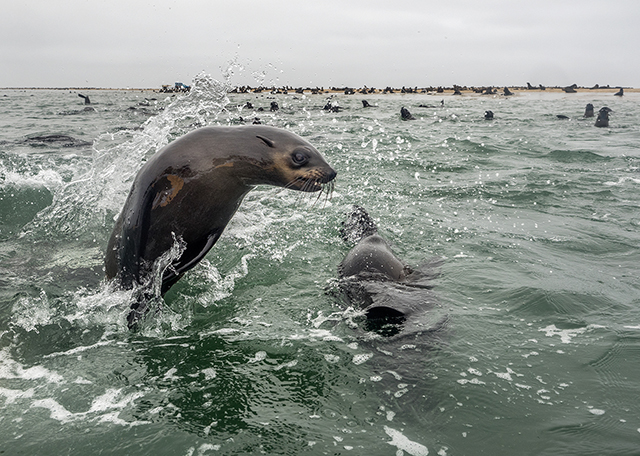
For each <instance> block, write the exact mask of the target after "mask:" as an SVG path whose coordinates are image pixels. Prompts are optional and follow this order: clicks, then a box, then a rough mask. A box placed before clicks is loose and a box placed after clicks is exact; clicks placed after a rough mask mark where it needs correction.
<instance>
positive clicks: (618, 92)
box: [613, 87, 624, 97]
mask: <svg viewBox="0 0 640 456" xmlns="http://www.w3.org/2000/svg"><path fill="white" fill-rule="evenodd" d="M613 95H615V96H616V97H621V96H623V95H624V89H623V88H622V87H620V90H618V91H617V92H616V93H614V94H613Z"/></svg>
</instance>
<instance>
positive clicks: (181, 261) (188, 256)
mask: <svg viewBox="0 0 640 456" xmlns="http://www.w3.org/2000/svg"><path fill="white" fill-rule="evenodd" d="M222 231H223V230H222V229H218V230H215V231H213V232H212V233H211V234H209V236H207V238H206V240H205V242H203V243H197V244H194V243H191V244H187V245H186V246H185V250H184V252H183V253H182V255H180V257H179V258H178V259H177V260H175V261H174V262H172V263H171V267H170V268H167V269H166V270H165V272H164V275H163V276H162V288H161V294H165V293H166V292H167V290H169V288H171V286H172V285H173V284H174V283H176V282H177V281H178V280H179V279H180V277H182V275H183V274H184V273H185V272H187V271H188V270H189V269H191V268H193V267H194V266H195V265H196V264H198V262H200V260H202V259H203V258H204V256H205V255H206V254H207V253H208V252H209V250H211V247H213V245H214V244H215V243H216V242H217V241H218V239H219V238H220V235H221V234H222Z"/></svg>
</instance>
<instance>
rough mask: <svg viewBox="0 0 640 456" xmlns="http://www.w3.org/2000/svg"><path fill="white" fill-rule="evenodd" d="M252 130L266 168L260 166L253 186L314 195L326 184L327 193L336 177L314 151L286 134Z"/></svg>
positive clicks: (314, 149) (292, 135)
mask: <svg viewBox="0 0 640 456" xmlns="http://www.w3.org/2000/svg"><path fill="white" fill-rule="evenodd" d="M253 128H254V129H255V139H256V140H257V141H259V142H260V148H261V149H262V150H261V153H262V154H263V156H266V157H269V160H268V164H267V163H261V164H260V167H261V168H262V169H261V172H260V174H259V178H258V179H257V181H256V182H255V183H257V184H270V185H276V186H279V187H285V188H289V189H293V190H299V191H302V192H317V191H320V190H323V189H324V188H325V186H326V184H329V192H330V191H331V189H332V185H333V182H332V181H333V179H335V177H336V175H337V173H336V171H335V170H334V169H333V168H332V167H331V166H330V165H329V164H328V163H327V162H326V160H325V159H324V157H323V156H322V155H321V154H320V152H318V151H317V150H316V148H315V147H313V146H312V145H311V144H309V143H308V142H307V141H305V140H304V139H302V138H301V137H300V136H298V135H296V134H294V133H291V132H289V131H286V130H282V129H277V128H273V127H266V126H264V127H263V126H260V127H258V126H255V127H253Z"/></svg>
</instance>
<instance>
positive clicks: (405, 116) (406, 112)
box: [400, 106, 416, 120]
mask: <svg viewBox="0 0 640 456" xmlns="http://www.w3.org/2000/svg"><path fill="white" fill-rule="evenodd" d="M400 117H401V118H402V120H416V118H415V117H413V116H412V115H411V113H410V112H409V110H408V109H407V108H405V107H404V106H403V107H402V108H401V109H400Z"/></svg>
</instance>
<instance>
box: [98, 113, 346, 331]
mask: <svg viewBox="0 0 640 456" xmlns="http://www.w3.org/2000/svg"><path fill="white" fill-rule="evenodd" d="M335 177H336V172H335V171H334V170H333V169H332V168H331V166H329V165H328V164H327V162H326V161H325V159H324V158H323V157H322V155H320V153H319V152H318V151H317V150H316V149H315V148H314V147H313V146H312V145H311V144H309V143H308V142H307V141H305V140H304V139H302V138H300V137H299V136H297V135H295V134H293V133H291V132H288V131H286V130H281V129H278V128H274V127H267V126H255V125H251V126H241V127H205V128H200V129H198V130H195V131H193V132H191V133H188V134H187V135H185V136H183V137H181V138H179V139H177V140H175V141H174V142H172V143H171V144H169V145H168V146H166V147H164V148H163V149H161V150H160V151H159V152H157V153H156V154H155V155H154V156H153V157H151V159H149V161H148V162H147V163H146V164H145V165H144V166H143V167H142V168H141V169H140V171H139V172H138V175H137V176H136V178H135V180H134V183H133V186H132V188H131V192H130V193H129V196H128V198H127V201H126V202H125V205H124V208H123V209H122V212H121V213H120V216H119V217H118V219H117V221H116V224H115V227H114V229H113V233H112V234H111V238H110V240H109V244H108V247H107V253H106V258H105V268H106V275H107V278H108V279H112V280H115V281H116V282H117V284H118V285H119V286H120V287H122V288H124V289H131V288H138V289H142V290H144V291H143V292H142V296H141V297H139V298H137V302H134V303H133V304H132V306H131V308H132V311H131V313H130V315H129V317H128V321H129V325H130V326H132V325H134V324H135V323H136V321H137V320H138V319H139V318H140V317H142V316H143V315H144V314H145V313H146V312H147V311H148V306H147V304H146V302H148V301H149V299H153V298H154V297H156V296H157V295H158V294H164V293H165V292H166V291H167V290H169V288H170V287H171V286H172V285H173V284H175V283H176V282H177V281H178V280H179V279H180V277H182V275H183V274H184V273H185V272H186V271H188V270H189V269H191V268H193V267H194V266H195V265H196V264H197V263H198V262H199V261H200V260H201V259H202V258H203V257H204V256H205V255H206V253H207V252H208V251H209V249H211V247H212V246H213V245H214V244H215V243H216V241H217V240H218V238H219V237H220V235H221V234H222V232H223V231H224V229H225V227H226V226H227V223H229V220H231V217H233V215H234V214H235V212H236V210H237V209H238V207H239V206H240V203H241V202H242V199H243V198H244V196H245V195H246V194H247V193H248V192H249V191H250V190H251V189H252V188H253V187H254V186H255V185H260V184H267V185H275V186H278V187H285V188H290V189H293V190H300V191H303V192H317V191H320V190H322V189H323V188H324V187H325V184H328V183H330V182H331V181H332V180H333V179H334V178H335ZM331 189H332V184H329V187H328V191H329V192H330V191H331ZM176 243H179V244H182V247H183V251H182V252H181V253H179V254H177V255H176V257H175V258H173V259H170V260H166V261H167V262H168V263H167V264H164V265H162V264H158V263H159V262H158V260H159V259H160V258H161V257H163V255H164V256H165V257H166V254H167V253H168V252H169V251H171V249H172V247H173V246H174V245H175V244H176ZM158 267H159V268H160V272H159V274H160V275H161V277H162V284H161V286H160V287H159V290H156V291H155V292H154V291H150V290H152V288H153V287H154V284H153V272H154V268H156V269H157V268H158ZM140 286H142V287H140ZM156 288H157V286H156ZM145 301H146V302H145Z"/></svg>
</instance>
